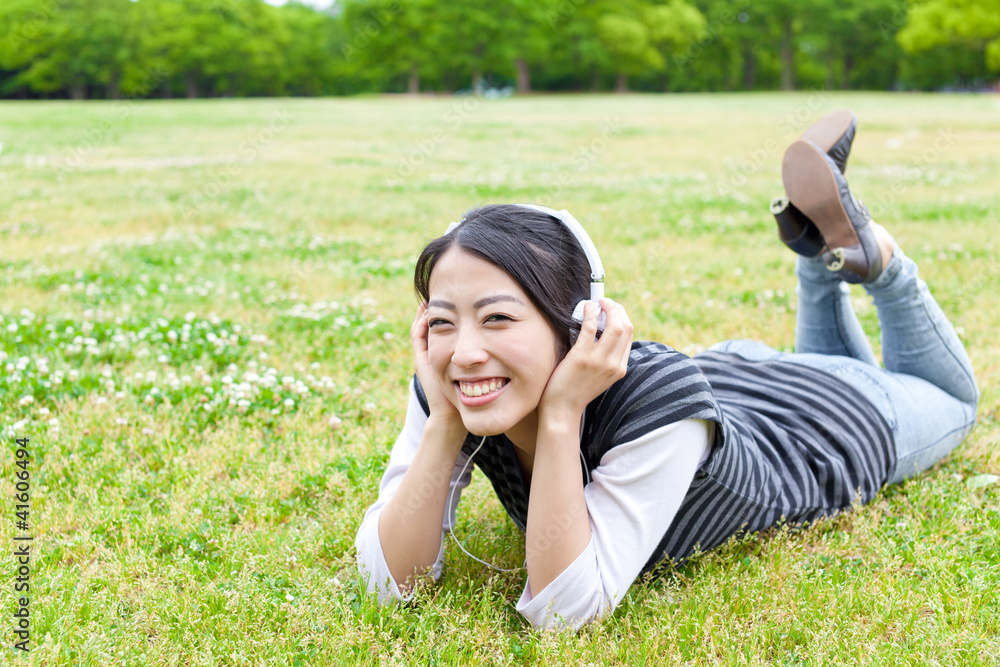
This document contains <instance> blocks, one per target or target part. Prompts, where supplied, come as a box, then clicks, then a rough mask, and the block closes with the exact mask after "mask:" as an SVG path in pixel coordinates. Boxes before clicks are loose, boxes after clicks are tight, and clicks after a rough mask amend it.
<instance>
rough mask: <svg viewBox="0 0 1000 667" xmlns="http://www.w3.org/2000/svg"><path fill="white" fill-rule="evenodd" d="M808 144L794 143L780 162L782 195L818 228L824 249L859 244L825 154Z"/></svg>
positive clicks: (802, 142) (803, 142) (806, 142)
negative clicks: (825, 247) (823, 242)
mask: <svg viewBox="0 0 1000 667" xmlns="http://www.w3.org/2000/svg"><path fill="white" fill-rule="evenodd" d="M821 150H822V149H821V148H820V147H818V146H816V145H813V144H811V143H809V142H808V141H802V140H799V141H796V142H795V143H793V144H792V145H791V146H789V147H788V150H786V151H785V157H784V159H782V161H781V180H782V181H783V182H784V184H785V194H786V195H788V199H789V200H790V201H791V202H792V203H793V204H795V207H796V208H797V209H799V210H800V211H802V213H804V214H805V216H806V217H807V218H809V219H810V220H812V221H813V224H815V225H816V227H818V228H819V231H820V234H822V235H823V240H825V241H826V245H827V247H828V248H830V249H831V250H833V249H834V248H847V247H850V246H853V245H860V243H861V241H860V239H859V238H858V233H857V231H856V230H855V229H854V225H853V224H851V219H850V217H849V216H848V215H847V211H846V210H844V204H843V202H842V201H841V200H840V189H839V188H838V187H837V180H836V179H835V178H834V176H833V173H832V172H831V171H830V165H829V164H828V163H827V161H826V156H825V153H823V152H821Z"/></svg>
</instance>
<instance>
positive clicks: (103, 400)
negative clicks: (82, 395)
mask: <svg viewBox="0 0 1000 667" xmlns="http://www.w3.org/2000/svg"><path fill="white" fill-rule="evenodd" d="M107 402H108V399H107V398H106V397H104V396H95V397H94V404H96V405H104V404H105V403H107Z"/></svg>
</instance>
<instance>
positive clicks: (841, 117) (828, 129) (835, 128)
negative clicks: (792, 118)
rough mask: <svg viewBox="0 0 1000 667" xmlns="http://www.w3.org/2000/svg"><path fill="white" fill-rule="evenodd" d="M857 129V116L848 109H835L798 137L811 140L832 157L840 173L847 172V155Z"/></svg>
mask: <svg viewBox="0 0 1000 667" xmlns="http://www.w3.org/2000/svg"><path fill="white" fill-rule="evenodd" d="M857 129H858V118H857V116H855V115H854V112H853V111H851V110H850V109H837V110H836V111H832V112H830V113H828V114H827V115H825V116H823V117H822V118H820V119H819V120H818V121H816V122H815V123H813V124H812V125H810V126H809V129H808V130H806V131H805V132H803V133H802V136H801V137H799V139H800V140H802V141H811V142H813V143H814V144H816V145H817V146H819V147H820V149H821V150H823V151H824V152H826V154H827V155H829V156H830V157H831V158H833V162H834V164H836V165H837V169H840V173H842V174H844V173H847V156H848V155H850V154H851V144H852V143H854V133H855V132H856V131H857Z"/></svg>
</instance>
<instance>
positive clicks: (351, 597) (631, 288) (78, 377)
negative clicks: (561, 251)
mask: <svg viewBox="0 0 1000 667" xmlns="http://www.w3.org/2000/svg"><path fill="white" fill-rule="evenodd" d="M843 106H848V107H851V108H853V109H854V110H855V111H856V112H857V113H858V116H859V119H860V126H859V131H858V135H857V139H856V141H855V148H854V151H853V153H852V155H851V159H850V163H849V168H848V170H847V175H848V177H849V179H850V182H851V185H852V188H853V189H854V191H855V192H856V193H857V194H858V195H859V196H860V197H861V198H862V199H863V200H865V201H866V202H867V203H868V205H869V207H870V208H871V209H872V211H873V213H874V214H875V217H876V219H877V220H879V221H880V222H882V223H883V224H885V225H886V227H888V228H889V229H890V231H892V232H894V234H895V235H896V237H897V238H898V240H899V242H900V244H901V245H902V247H903V248H904V249H905V250H906V251H907V253H908V254H909V255H910V256H912V257H914V258H915V259H916V260H917V261H918V263H919V264H920V267H921V272H922V275H923V277H924V278H925V279H926V280H927V281H928V283H929V284H930V286H931V289H932V291H933V293H934V294H935V295H936V296H937V298H938V300H939V302H940V303H941V305H942V307H943V308H944V309H945V311H946V312H947V313H949V314H950V315H951V316H952V318H953V321H954V322H955V324H956V326H957V327H958V329H959V331H960V333H961V335H962V337H963V339H964V340H965V342H966V344H967V346H968V349H969V352H970V356H971V357H972V360H973V363H974V365H975V368H976V372H977V377H978V379H979V384H980V388H981V390H982V399H981V402H980V410H979V424H978V426H977V427H976V429H975V430H974V431H973V433H972V435H971V436H970V437H969V439H968V440H967V441H966V442H965V443H964V444H963V445H962V446H961V447H960V448H959V449H957V450H956V451H955V452H954V453H952V454H951V455H950V456H949V457H948V458H947V459H945V460H944V461H943V462H942V463H940V464H939V465H938V466H936V467H935V468H934V469H933V470H931V471H930V472H928V473H927V474H925V475H923V476H921V477H919V478H917V479H915V480H912V481H909V482H907V483H905V484H903V485H901V486H897V487H892V488H887V489H885V490H884V491H883V492H882V493H881V494H880V495H879V496H878V498H877V499H876V500H875V501H874V502H873V503H871V504H870V505H868V506H865V507H863V508H859V509H858V510H857V511H855V512H852V513H847V514H843V515H841V516H839V517H836V518H832V519H828V520H823V521H820V522H817V523H816V524H814V525H813V526H811V527H809V528H807V529H804V530H803V529H798V528H795V529H790V528H787V527H786V528H782V529H780V530H775V531H771V532H770V533H769V534H766V535H762V536H755V537H748V538H744V539H742V540H735V541H732V542H730V543H729V544H727V545H725V546H723V547H721V548H720V549H718V550H716V551H713V552H710V553H708V554H704V555H701V556H699V557H696V558H694V559H693V560H692V561H690V562H689V563H688V564H687V565H686V566H684V567H683V568H682V569H681V570H680V571H679V572H677V573H676V574H671V575H669V576H665V577H662V578H660V579H658V580H656V581H653V582H644V583H640V584H637V585H635V586H633V588H632V589H631V591H630V593H629V594H628V596H627V597H626V599H625V601H624V602H623V603H622V605H621V606H620V607H619V609H618V610H617V611H616V612H615V614H614V615H613V617H611V618H610V619H609V620H607V621H606V622H604V623H603V624H601V625H595V626H590V627H588V628H587V629H585V630H584V631H582V632H581V633H580V634H579V635H559V634H553V635H546V634H539V633H536V632H534V631H532V630H531V629H530V627H529V626H528V625H527V624H526V623H525V621H524V620H523V619H522V618H521V617H520V616H519V615H518V613H517V612H516V611H515V609H514V603H515V602H516V600H517V597H518V595H519V594H520V591H521V587H522V585H523V580H522V576H523V575H519V574H499V573H493V572H491V571H488V570H486V569H485V568H483V567H482V566H480V565H479V564H478V563H475V562H473V561H471V560H470V559H468V558H467V557H465V556H464V555H463V554H461V553H460V552H459V551H458V550H457V549H450V550H448V553H447V556H446V563H445V576H444V577H443V579H442V581H441V583H440V585H439V586H437V587H436V588H433V589H430V590H427V591H424V592H422V593H421V594H420V595H419V598H418V601H417V602H416V603H415V604H413V605H410V606H406V607H398V606H393V607H387V608H379V607H378V606H377V605H375V604H373V602H372V601H371V600H369V599H367V598H366V597H365V596H364V595H363V594H362V592H361V590H362V589H361V588H359V584H358V579H357V576H356V573H355V569H356V568H355V563H354V553H353V540H354V535H355V532H356V530H357V526H358V524H359V523H360V520H361V517H362V514H363V511H364V509H365V507H366V506H367V505H368V504H370V503H371V502H372V501H373V500H374V498H375V495H376V491H377V486H378V481H379V479H380V477H381V474H382V470H383V467H384V465H385V462H386V460H387V457H388V452H389V449H390V447H391V445H392V442H393V441H394V439H395V437H396V434H397V432H398V430H399V428H400V427H401V425H402V421H403V415H404V412H405V400H406V385H407V381H408V379H409V377H410V374H411V372H412V370H411V359H410V352H409V340H408V332H409V327H410V323H411V322H412V319H413V313H414V310H415V308H416V299H415V297H414V296H413V293H412V287H411V281H412V265H413V261H414V259H415V258H416V255H417V253H418V252H419V249H420V247H421V246H422V245H423V244H424V243H425V241H426V240H428V239H429V238H432V237H434V236H437V235H439V234H441V233H442V232H443V231H444V229H445V227H446V226H447V224H448V223H449V222H450V221H452V220H455V219H458V218H459V217H460V216H461V214H462V212H463V211H464V210H466V209H467V208H469V207H471V206H474V205H477V204H482V203H491V202H511V201H513V202H525V201H530V202H536V203H541V204H546V205H550V206H554V207H557V208H563V207H565V208H568V209H569V210H570V211H571V212H572V213H573V214H574V215H575V216H576V217H577V218H578V219H579V220H580V221H581V222H582V223H583V224H584V225H585V226H586V227H587V228H588V229H589V231H590V233H591V235H592V236H593V237H594V240H595V242H596V243H597V246H598V248H599V249H600V250H601V252H602V257H603V260H604V264H605V267H606V269H607V273H608V286H607V289H608V294H609V296H612V297H613V298H615V299H616V300H617V301H619V302H621V303H623V304H625V305H626V307H627V308H628V311H629V314H630V317H631V319H632V321H633V323H634V324H635V330H636V338H640V339H652V340H659V341H662V342H665V343H668V344H670V345H672V346H674V347H676V348H677V349H679V350H682V351H684V352H688V353H691V354H693V353H695V352H697V351H699V350H701V349H703V348H704V347H706V346H708V345H711V344H712V343H714V342H717V341H719V340H723V339H727V338H737V337H744V338H759V339H763V340H765V341H767V342H769V343H770V344H772V345H773V346H775V347H779V348H788V349H790V348H791V346H792V345H793V342H794V341H793V336H794V309H795V305H796V299H795V285H794V278H793V275H792V269H793V265H794V255H793V254H792V253H791V252H789V251H787V250H786V249H785V248H784V246H782V245H781V243H780V242H778V240H777V238H776V234H775V230H774V224H773V219H772V218H770V216H769V215H768V213H767V205H768V202H769V201H770V198H771V197H772V196H774V195H777V194H780V193H781V179H780V163H781V155H782V152H783V150H784V147H785V146H786V145H787V144H788V143H789V142H790V141H792V140H793V139H794V138H795V137H797V136H798V134H799V132H801V131H802V130H803V129H804V128H805V127H806V126H808V125H809V124H810V123H811V122H812V121H813V120H815V119H817V118H818V117H819V116H821V115H822V114H824V113H826V112H827V111H830V110H833V109H835V108H839V107H843ZM0 142H2V152H0V341H2V347H0V350H2V351H0V356H2V358H0V372H2V375H0V377H2V379H0V435H2V440H3V450H4V456H3V459H2V465H0V468H2V484H0V488H2V489H3V501H2V504H0V507H2V508H3V510H4V514H3V518H2V520H0V525H2V527H3V529H2V533H0V534H2V535H3V539H4V548H5V549H11V550H13V549H14V545H16V544H22V543H21V542H15V540H14V538H15V537H16V536H25V535H31V536H33V538H34V539H33V541H32V542H31V543H30V545H31V565H30V568H31V574H30V586H31V591H30V614H31V617H30V618H31V621H30V624H31V639H30V647H31V649H32V650H31V652H30V653H29V654H28V655H24V654H22V653H21V652H20V651H16V650H14V649H13V648H10V647H11V646H12V645H13V644H14V642H15V641H17V640H16V639H15V637H14V634H13V631H14V629H15V625H16V622H15V620H14V619H13V618H12V614H13V613H14V610H15V609H16V608H17V598H18V597H19V596H20V595H22V594H19V593H15V585H16V579H15V577H16V574H17V573H16V563H15V561H14V558H13V556H7V557H5V558H4V559H3V563H4V565H3V573H4V575H3V596H2V600H3V609H4V614H3V618H4V619H5V620H4V621H3V622H2V624H0V626H2V632H3V637H4V638H5V645H4V648H3V649H2V650H3V653H2V658H0V663H3V664H31V665H111V664H115V665H218V664H234V665H237V664H238V665H265V664H266V665H307V664H317V665H322V664H329V665H347V664H414V665H426V664H441V665H451V664H463V665H464V664H475V663H479V662H482V663H485V664H491V665H510V664H515V665H521V664H525V665H527V664H553V665H563V664H579V665H583V664H621V665H660V664H680V663H688V664H775V665H821V664H843V665H854V664H872V665H927V664H941V665H987V664H992V665H996V664H997V662H998V661H1000V600H998V595H997V590H998V589H1000V507H998V499H1000V484H998V483H995V482H996V477H994V476H995V475H997V474H1000V453H998V452H1000V424H998V419H1000V413H998V408H1000V389H998V384H1000V347H998V345H997V342H996V341H997V338H996V335H997V334H996V332H997V331H998V330H1000V303H998V296H1000V264H998V254H1000V241H998V237H1000V235H998V232H997V230H998V222H1000V216H998V213H997V212H998V211H1000V186H998V180H997V174H998V173H1000V98H997V97H996V96H936V95H919V96H917V95H914V96H911V95H888V94H830V93H823V92H817V93H801V94H761V95H749V94H748V95H678V96H631V95H627V96H552V97H528V98H514V99H509V100H502V101H486V100H477V99H475V98H427V99H419V100H413V99H408V98H357V99H332V100H298V99H297V100H243V101H234V100H225V101H223V100H212V101H193V102H189V101H164V102H121V103H97V102H95V103H76V104H71V103H37V102H28V103H18V102H4V103H0ZM854 294H855V305H856V308H857V310H858V312H859V315H860V317H861V319H862V322H863V323H864V325H865V326H866V329H867V330H868V331H869V335H870V336H871V337H872V340H873V343H874V344H875V345H876V349H878V347H877V345H878V339H877V335H878V334H877V320H876V317H875V312H874V308H873V307H872V306H871V305H870V303H869V302H868V300H867V298H866V297H865V295H864V292H863V291H862V290H860V289H858V290H857V291H856V292H855V293H854ZM23 437H28V438H30V441H29V443H28V447H27V450H28V451H29V452H30V459H29V465H28V470H29V471H30V520H29V522H28V529H27V530H26V531H25V530H22V529H19V528H18V527H17V524H16V523H15V509H16V508H15V506H14V505H15V502H17V501H15V493H16V489H15V483H16V482H17V481H18V480H17V478H16V476H15V475H16V473H17V472H19V471H21V470H23V469H24V468H22V467H18V466H17V461H18V459H16V457H15V456H16V450H17V449H18V447H17V445H16V438H23ZM456 532H457V533H458V534H459V535H460V536H462V537H463V538H464V539H465V541H466V546H467V547H468V548H469V549H470V550H472V551H473V552H474V553H477V554H480V555H483V557H485V558H487V559H488V560H492V561H494V562H498V563H500V564H506V565H508V566H515V565H518V564H520V562H521V560H522V559H523V539H522V538H521V537H520V536H519V535H518V532H517V529H516V528H515V527H514V526H513V525H512V523H511V522H510V521H509V520H508V519H507V518H506V516H505V515H504V513H503V510H502V509H501V507H500V505H499V503H498V502H497V501H496V499H495V498H494V497H493V495H492V491H491V489H490V486H489V484H488V482H487V481H486V480H485V479H483V478H482V477H481V476H480V477H477V479H476V480H475V481H474V483H473V486H472V487H471V489H470V491H469V492H468V493H467V495H466V496H465V499H464V502H463V503H462V507H461V508H460V514H459V525H458V527H457V529H456Z"/></svg>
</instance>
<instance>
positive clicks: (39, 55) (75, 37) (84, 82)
mask: <svg viewBox="0 0 1000 667" xmlns="http://www.w3.org/2000/svg"><path fill="white" fill-rule="evenodd" d="M132 7H133V5H132V3H131V2H129V0H61V1H60V2H59V3H58V4H56V3H55V2H51V1H50V2H39V1H37V0H4V2H3V3H2V4H0V34H2V35H3V39H0V67H3V68H5V69H9V70H16V71H17V72H18V73H17V75H16V77H15V80H16V82H17V84H18V85H25V86H28V87H29V88H31V89H32V90H35V91H38V92H43V93H54V92H58V91H62V90H67V91H68V92H69V94H70V96H71V97H72V98H73V99H83V98H85V97H87V96H88V93H89V91H90V90H91V88H92V87H94V86H103V87H105V89H106V93H107V95H108V96H109V97H117V96H118V94H119V90H120V85H121V80H122V76H123V73H124V72H125V69H126V66H127V63H128V62H129V61H130V59H131V58H132V56H133V55H134V54H133V52H132V49H131V48H130V44H129V43H128V42H127V41H125V40H123V39H121V36H122V35H124V34H126V33H128V32H129V26H130V22H131V18H132V17H131V11H132Z"/></svg>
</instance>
